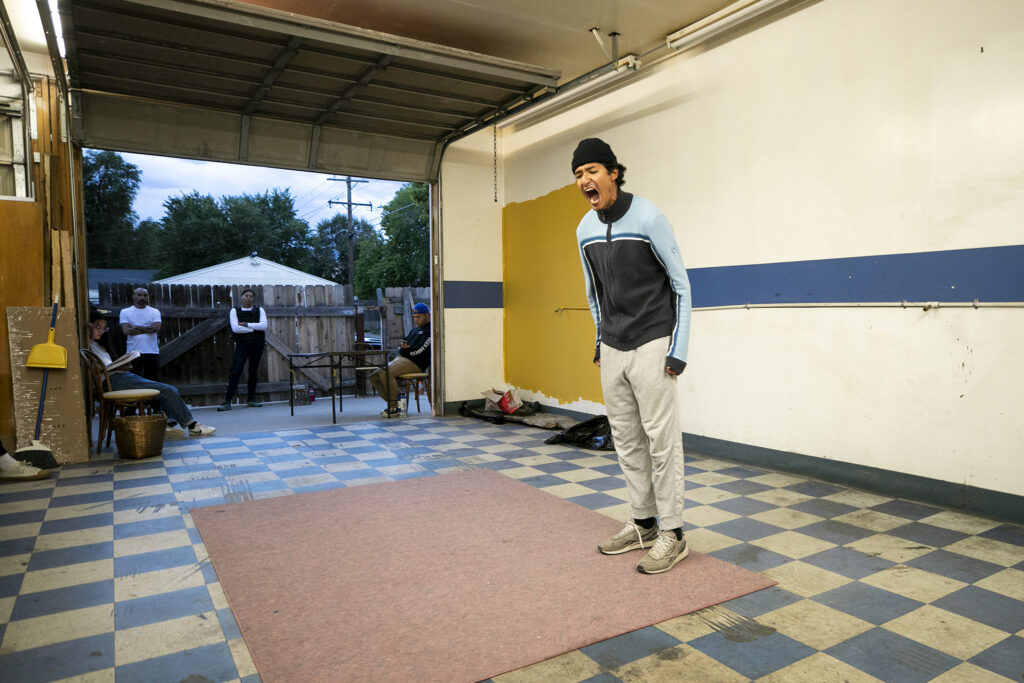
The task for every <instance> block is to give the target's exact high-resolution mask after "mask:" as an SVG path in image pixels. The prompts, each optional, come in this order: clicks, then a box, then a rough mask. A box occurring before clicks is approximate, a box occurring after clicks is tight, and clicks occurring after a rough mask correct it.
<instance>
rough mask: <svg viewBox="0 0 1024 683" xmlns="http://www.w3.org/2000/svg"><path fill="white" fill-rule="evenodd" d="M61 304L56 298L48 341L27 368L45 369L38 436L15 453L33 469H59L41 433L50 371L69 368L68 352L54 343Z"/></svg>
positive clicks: (30, 357) (31, 355)
mask: <svg viewBox="0 0 1024 683" xmlns="http://www.w3.org/2000/svg"><path fill="white" fill-rule="evenodd" d="M59 304H60V297H59V296H58V297H56V298H54V301H53V315H52V316H51V317H50V332H49V334H47V336H46V341H45V342H43V343H42V344H36V345H35V346H33V347H32V350H31V351H29V353H28V360H27V361H25V367H28V368H42V369H43V388H42V390H41V391H40V392H39V412H38V413H37V414H36V435H35V438H34V439H32V444H31V445H29V446H25V447H24V448H19V449H18V450H16V451H14V457H15V458H17V459H18V460H22V461H24V462H27V463H29V464H30V465H32V466H33V467H39V468H41V469H50V468H52V467H57V465H58V463H57V460H56V458H54V457H53V451H52V450H50V449H49V448H48V447H47V446H45V445H43V444H41V443H40V442H39V432H40V430H41V429H42V426H43V406H44V405H45V403H46V380H47V379H48V378H49V375H50V370H51V369H52V370H64V369H66V368H67V367H68V350H67V349H65V348H64V347H63V346H60V345H59V344H56V343H55V342H54V341H53V338H54V336H55V335H56V327H57V306H58V305H59Z"/></svg>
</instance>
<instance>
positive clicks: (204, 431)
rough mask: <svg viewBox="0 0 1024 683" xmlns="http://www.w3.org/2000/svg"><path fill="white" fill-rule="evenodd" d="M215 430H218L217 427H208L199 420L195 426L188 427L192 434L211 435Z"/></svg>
mask: <svg viewBox="0 0 1024 683" xmlns="http://www.w3.org/2000/svg"><path fill="white" fill-rule="evenodd" d="M215 431H217V428H216V427H208V426H206V425H204V424H201V423H199V422H196V424H195V426H194V427H189V428H188V433H189V434H191V435H192V436H209V435H210V434H213V433H214V432H215Z"/></svg>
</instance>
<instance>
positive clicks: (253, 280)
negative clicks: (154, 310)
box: [156, 256, 338, 286]
mask: <svg viewBox="0 0 1024 683" xmlns="http://www.w3.org/2000/svg"><path fill="white" fill-rule="evenodd" d="M156 282H157V284H161V285H240V284H248V285H296V286H299V285H301V286H305V285H331V286H333V285H337V284H338V283H337V282H331V281H330V280H325V279H324V278H322V277H317V276H315V275H310V274H309V273H304V272H302V271H301V270H296V269H295V268H289V267H288V266H284V265H281V264H280V263H275V262H274V261H270V260H268V259H265V258H259V257H257V256H246V257H243V258H240V259H235V260H234V261H225V262H224V263H218V264H217V265H215V266H207V267H206V268H200V269H199V270H193V271H191V272H188V273H182V274H181V275H175V276H173V277H168V278H164V279H162V280H156Z"/></svg>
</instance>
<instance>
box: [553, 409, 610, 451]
mask: <svg viewBox="0 0 1024 683" xmlns="http://www.w3.org/2000/svg"><path fill="white" fill-rule="evenodd" d="M544 443H567V444H569V445H570V446H579V447H580V448H589V449H590V450H594V451H614V450H615V444H614V443H613V442H612V428H611V425H609V424H608V418H607V417H606V416H604V415H598V416H597V417H592V418H590V419H589V420H586V421H585V422H580V423H579V424H578V425H573V426H572V427H569V428H568V429H566V430H565V431H564V432H559V433H558V434H555V435H554V436H552V437H549V438H547V439H545V440H544Z"/></svg>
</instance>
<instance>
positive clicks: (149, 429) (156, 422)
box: [114, 413, 167, 460]
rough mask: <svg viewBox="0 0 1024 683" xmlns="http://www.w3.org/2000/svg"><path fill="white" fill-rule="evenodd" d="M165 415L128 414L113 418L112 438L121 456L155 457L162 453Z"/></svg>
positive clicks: (135, 457)
mask: <svg viewBox="0 0 1024 683" xmlns="http://www.w3.org/2000/svg"><path fill="white" fill-rule="evenodd" d="M166 429H167V417H166V416H165V415H164V414H163V413H157V414H156V415H130V416H128V417H115V418H114V440H115V441H116V442H117V453H118V455H120V456H121V457H122V458H134V459H136V460H138V459H141V458H155V457H158V456H160V455H162V454H163V451H164V432H165V431H166Z"/></svg>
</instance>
